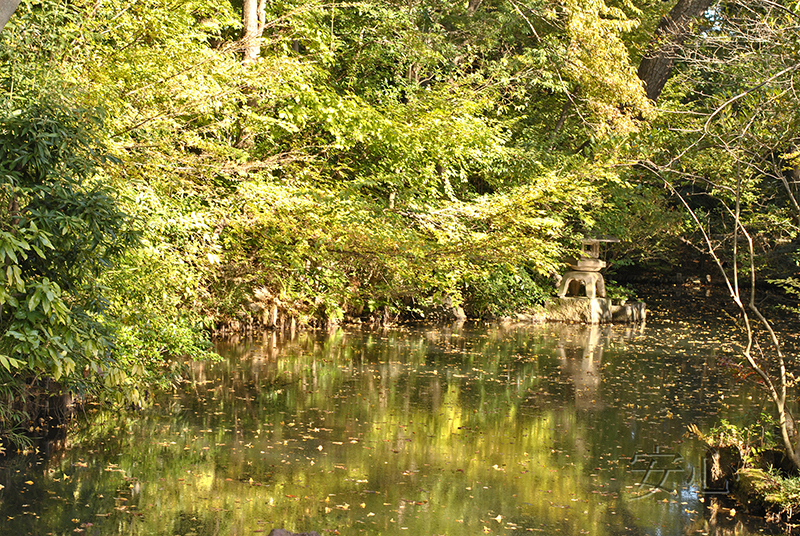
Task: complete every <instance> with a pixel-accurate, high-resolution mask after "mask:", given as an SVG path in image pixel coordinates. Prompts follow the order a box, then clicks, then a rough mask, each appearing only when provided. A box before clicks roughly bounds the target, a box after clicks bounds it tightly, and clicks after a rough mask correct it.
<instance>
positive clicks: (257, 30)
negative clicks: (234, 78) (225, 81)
mask: <svg viewBox="0 0 800 536" xmlns="http://www.w3.org/2000/svg"><path fill="white" fill-rule="evenodd" d="M0 1H2V0H0ZM265 12H266V0H244V1H243V2H242V22H243V23H244V36H243V37H242V43H243V45H244V59H243V61H244V63H251V62H254V61H256V60H257V59H258V56H259V55H260V54H261V35H262V34H263V32H264V18H265Z"/></svg>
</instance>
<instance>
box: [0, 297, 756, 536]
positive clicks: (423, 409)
mask: <svg viewBox="0 0 800 536" xmlns="http://www.w3.org/2000/svg"><path fill="white" fill-rule="evenodd" d="M697 313H698V314H700V315H701V316H700V317H695V318H690V317H686V318H682V319H680V320H673V319H671V315H667V314H658V313H656V314H653V315H651V318H652V320H650V321H648V323H647V325H638V326H632V327H610V326H605V327H598V326H594V327H589V326H571V325H540V326H489V325H480V326H479V325H471V324H466V325H462V326H450V327H445V328H441V327H438V328H404V329H393V330H378V331H370V330H358V329H343V330H338V331H336V332H335V333H332V334H323V333H297V334H290V333H284V334H277V333H273V334H267V335H264V336H263V337H261V338H258V339H256V340H248V341H227V342H221V343H219V344H218V346H217V350H218V352H219V353H220V354H221V355H222V356H223V357H224V360H223V361H221V362H218V363H210V362H207V363H199V364H196V365H194V367H193V369H192V381H191V382H187V383H186V384H184V385H182V386H181V387H180V388H179V389H177V390H176V392H175V393H172V394H170V395H167V396H163V397H161V398H159V399H158V402H157V404H156V405H155V406H154V407H153V408H152V409H148V410H146V411H144V412H141V413H132V414H126V415H119V414H112V413H102V412H92V413H90V414H88V415H87V420H86V422H85V423H83V424H82V425H80V426H79V427H78V428H77V429H76V430H75V431H74V433H72V434H71V435H70V439H69V442H68V444H67V445H66V448H65V449H63V450H59V451H56V452H55V453H53V454H51V455H49V456H44V455H36V454H32V455H24V456H18V457H16V458H14V459H12V460H11V461H9V462H7V463H6V465H5V466H4V467H2V468H0V485H2V486H3V488H2V489H0V534H14V535H23V534H36V535H40V534H59V535H61V534H63V535H66V534H76V533H84V534H93V535H112V534H113V535H117V534H132V535H145V534H147V535H181V536H189V535H194V536H206V535H245V534H255V533H268V532H269V531H270V529H271V528H273V527H284V528H287V529H291V530H295V531H309V530H316V531H318V532H319V533H320V534H323V535H325V534H342V535H348V534H375V535H440V534H441V535H463V534H470V535H474V534H505V535H522V534H529V533H544V534H569V535H572V534H592V535H617V534H648V535H682V534H702V533H711V534H724V533H734V532H735V533H736V534H749V533H751V532H752V533H759V534H761V533H763V532H759V531H760V530H764V529H763V528H762V527H759V526H757V525H751V524H747V525H746V526H745V525H742V524H741V523H742V520H745V521H746V519H745V518H744V516H742V514H741V513H739V514H736V515H733V516H731V513H730V512H729V511H728V510H725V509H722V510H717V508H716V504H714V505H713V506H712V507H711V508H709V506H710V505H711V503H712V502H713V501H712V499H713V497H711V496H706V497H705V499H704V498H703V494H702V493H700V491H701V490H702V488H703V486H704V485H705V484H704V482H703V478H702V475H703V447H702V445H700V444H699V442H698V441H697V440H695V439H693V438H690V437H689V436H687V435H686V427H687V425H688V424H690V423H695V424H697V425H698V426H699V427H700V429H708V428H709V427H711V426H713V425H715V424H718V423H719V421H720V419H723V418H725V419H728V420H730V421H732V422H745V421H747V420H748V419H752V418H753V417H754V416H755V415H758V413H759V412H760V411H761V408H760V406H759V400H760V398H761V395H760V394H759V393H758V391H756V390H754V389H752V388H748V387H747V386H746V385H745V384H742V383H741V380H739V379H737V376H736V375H735V374H733V373H732V372H731V371H730V370H729V369H727V368H725V367H724V366H722V365H720V364H719V362H720V361H725V360H729V359H732V358H735V353H734V345H733V342H732V341H733V336H732V335H731V333H730V332H729V331H728V330H729V328H727V327H724V326H725V325H726V324H724V323H723V322H722V321H721V320H719V319H715V318H712V317H709V316H706V317H703V316H702V312H697ZM766 530H767V531H769V530H770V529H769V528H767V529H766Z"/></svg>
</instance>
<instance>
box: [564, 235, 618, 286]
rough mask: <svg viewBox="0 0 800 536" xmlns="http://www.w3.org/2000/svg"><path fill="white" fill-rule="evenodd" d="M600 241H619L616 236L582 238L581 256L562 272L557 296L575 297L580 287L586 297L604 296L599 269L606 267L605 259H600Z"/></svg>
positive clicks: (601, 275)
mask: <svg viewBox="0 0 800 536" xmlns="http://www.w3.org/2000/svg"><path fill="white" fill-rule="evenodd" d="M601 242H619V240H618V239H616V238H587V239H584V240H583V251H582V254H581V257H580V258H579V259H578V260H577V261H575V262H574V263H570V265H569V267H570V268H572V270H570V271H569V272H567V273H566V274H564V277H563V279H562V280H561V286H560V287H559V289H558V297H559V298H564V297H567V296H570V297H577V296H579V294H580V289H581V287H583V288H585V289H586V291H585V292H586V297H587V298H605V297H606V284H605V281H604V280H603V274H601V273H600V270H602V269H603V268H605V267H606V263H605V261H602V260H600V243H601Z"/></svg>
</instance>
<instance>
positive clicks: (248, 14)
mask: <svg viewBox="0 0 800 536" xmlns="http://www.w3.org/2000/svg"><path fill="white" fill-rule="evenodd" d="M266 4H267V0H244V1H243V3H242V22H243V23H244V35H243V37H242V43H243V46H244V62H245V63H251V62H254V61H256V60H257V59H258V56H259V55H260V54H261V36H262V35H263V34H264V25H265V22H266V21H265V20H264V19H265V17H266Z"/></svg>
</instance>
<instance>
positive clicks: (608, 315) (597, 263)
mask: <svg viewBox="0 0 800 536" xmlns="http://www.w3.org/2000/svg"><path fill="white" fill-rule="evenodd" d="M611 242H619V240H618V239H616V238H588V239H585V240H583V250H582V252H581V256H580V258H578V259H577V260H574V261H573V262H570V263H569V267H570V270H569V271H568V272H567V273H565V274H564V276H563V278H562V279H561V285H560V286H559V288H558V300H557V301H555V302H552V303H550V304H549V305H548V306H547V313H546V316H547V319H548V320H553V321H558V322H579V323H587V324H600V323H604V322H612V321H613V322H622V323H626V322H638V321H641V320H644V318H645V314H646V309H645V304H644V303H642V302H638V303H634V304H624V303H620V304H613V303H612V302H611V300H610V299H609V298H608V297H606V284H605V281H604V280H603V274H601V273H600V270H602V269H603V268H605V267H606V263H605V262H604V261H603V260H601V259H600V244H602V243H611ZM581 289H583V293H581Z"/></svg>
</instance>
